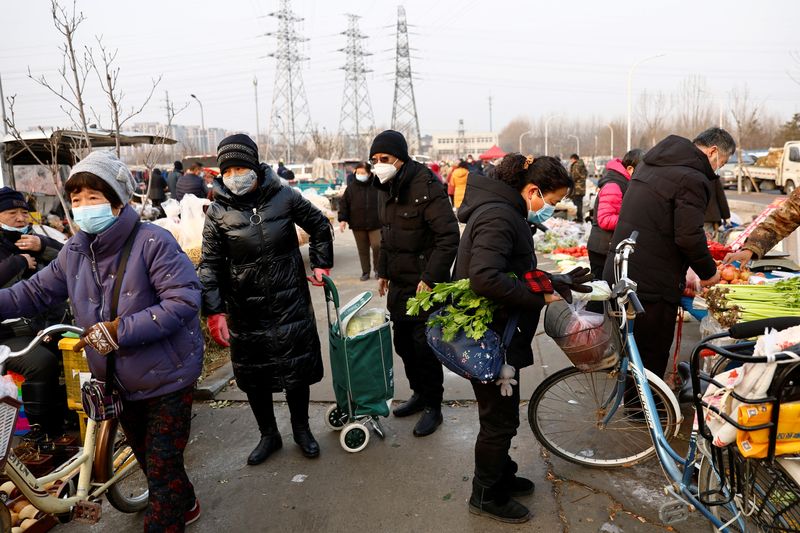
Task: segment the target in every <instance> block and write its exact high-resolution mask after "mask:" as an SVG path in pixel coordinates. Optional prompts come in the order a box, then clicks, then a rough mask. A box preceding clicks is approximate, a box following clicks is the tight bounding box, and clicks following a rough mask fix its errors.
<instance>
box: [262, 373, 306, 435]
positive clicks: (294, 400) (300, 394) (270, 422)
mask: <svg viewBox="0 0 800 533" xmlns="http://www.w3.org/2000/svg"><path fill="white" fill-rule="evenodd" d="M310 397H311V389H310V387H308V386H307V385H306V386H305V387H296V388H294V389H288V390H287V391H286V402H287V403H288V404H289V414H290V417H291V421H292V427H305V426H308V402H309V399H310ZM247 401H248V402H250V409H252V411H253V416H255V417H256V422H257V423H258V429H259V431H261V434H262V435H268V434H270V433H273V432H275V431H277V430H278V423H277V422H276V420H275V407H274V405H273V402H272V391H271V390H269V388H265V389H255V390H251V391H248V392H247Z"/></svg>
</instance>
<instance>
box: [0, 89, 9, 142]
mask: <svg viewBox="0 0 800 533" xmlns="http://www.w3.org/2000/svg"><path fill="white" fill-rule="evenodd" d="M0 115H2V117H0V118H2V119H3V133H5V134H6V135H8V124H6V97H5V95H4V94H3V77H2V76H0Z"/></svg>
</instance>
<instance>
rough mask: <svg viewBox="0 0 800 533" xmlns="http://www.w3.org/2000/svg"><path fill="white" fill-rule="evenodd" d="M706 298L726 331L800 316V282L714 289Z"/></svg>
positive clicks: (731, 284) (718, 287) (736, 285)
mask: <svg viewBox="0 0 800 533" xmlns="http://www.w3.org/2000/svg"><path fill="white" fill-rule="evenodd" d="M734 281H735V280H734ZM705 298H706V303H707V304H708V310H709V311H710V312H711V314H712V316H713V317H714V318H715V319H717V321H718V322H719V323H720V324H721V325H722V326H724V327H730V326H732V325H734V324H736V323H737V322H749V321H751V320H759V319H762V318H775V317H781V316H800V278H789V279H786V280H783V281H778V282H777V283H770V284H762V285H741V284H734V283H730V284H727V285H715V286H714V287H711V288H710V289H708V292H707V293H706V296H705Z"/></svg>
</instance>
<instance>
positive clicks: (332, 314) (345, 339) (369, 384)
mask: <svg viewBox="0 0 800 533" xmlns="http://www.w3.org/2000/svg"><path fill="white" fill-rule="evenodd" d="M323 282H324V284H325V285H324V289H325V302H326V311H327V314H328V336H329V341H330V342H329V346H330V348H329V352H330V358H331V375H332V378H333V391H334V394H335V396H336V404H334V405H331V406H330V408H328V410H327V412H326V413H325V423H326V424H327V425H328V427H330V428H331V429H333V430H335V431H341V435H340V437H339V442H340V444H341V445H342V448H344V449H345V450H346V451H348V452H352V453H355V452H360V451H361V450H363V449H364V448H366V447H367V444H368V443H369V437H370V431H369V429H370V428H371V429H372V430H373V431H374V432H375V434H376V435H378V437H380V438H381V439H382V438H384V436H385V434H384V431H383V428H382V427H381V425H380V420H379V418H378V417H381V416H384V417H386V416H389V406H390V405H391V402H392V398H393V396H394V369H393V366H392V365H393V359H392V357H393V352H392V334H391V322H389V321H388V319H387V318H386V311H385V310H383V309H381V310H365V309H364V306H366V305H367V303H369V301H370V300H371V299H372V292H370V291H365V292H362V293H361V294H359V295H358V296H356V297H355V298H353V299H352V300H350V301H349V302H347V303H346V304H345V305H343V306H341V307H340V306H339V292H338V291H337V289H336V285H334V283H333V280H331V279H330V278H329V277H327V276H323ZM376 312H378V313H379V314H380V317H379V318H378V319H377V320H375V323H374V324H372V325H371V327H368V328H367V329H365V330H362V331H358V332H353V331H351V332H350V333H351V335H348V325H351V322H353V321H354V319H356V320H359V319H363V317H365V316H367V314H372V315H374V314H375V313H376ZM351 330H352V328H351Z"/></svg>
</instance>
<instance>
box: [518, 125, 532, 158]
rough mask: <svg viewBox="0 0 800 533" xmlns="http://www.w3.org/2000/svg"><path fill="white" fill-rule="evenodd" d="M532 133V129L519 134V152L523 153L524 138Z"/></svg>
mask: <svg viewBox="0 0 800 533" xmlns="http://www.w3.org/2000/svg"><path fill="white" fill-rule="evenodd" d="M531 133H532V132H531V130H528V131H526V132H523V133H522V135H520V136H519V153H522V138H523V137H525V136H526V135H530V134H531Z"/></svg>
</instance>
